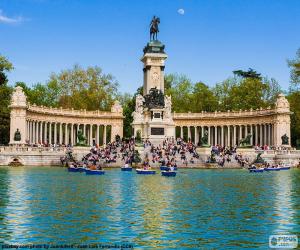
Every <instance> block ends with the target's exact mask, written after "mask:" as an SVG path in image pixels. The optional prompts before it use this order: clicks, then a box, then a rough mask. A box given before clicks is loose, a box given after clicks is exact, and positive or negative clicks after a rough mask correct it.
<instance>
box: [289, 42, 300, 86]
mask: <svg viewBox="0 0 300 250" xmlns="http://www.w3.org/2000/svg"><path fill="white" fill-rule="evenodd" d="M288 66H289V67H290V70H291V71H290V74H291V86H290V87H291V88H292V89H299V86H300V48H299V49H298V51H297V53H296V58H294V59H291V60H288Z"/></svg>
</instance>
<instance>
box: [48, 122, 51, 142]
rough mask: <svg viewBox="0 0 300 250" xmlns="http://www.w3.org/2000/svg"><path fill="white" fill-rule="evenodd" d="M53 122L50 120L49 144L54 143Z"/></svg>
mask: <svg viewBox="0 0 300 250" xmlns="http://www.w3.org/2000/svg"><path fill="white" fill-rule="evenodd" d="M51 130H52V123H51V122H49V131H48V137H49V144H52V131H51Z"/></svg>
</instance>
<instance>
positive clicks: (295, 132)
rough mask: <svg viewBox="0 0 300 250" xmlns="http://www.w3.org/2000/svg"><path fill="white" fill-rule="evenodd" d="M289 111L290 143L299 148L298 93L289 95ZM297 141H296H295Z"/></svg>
mask: <svg viewBox="0 0 300 250" xmlns="http://www.w3.org/2000/svg"><path fill="white" fill-rule="evenodd" d="M288 100H289V102H290V107H291V111H292V112H293V114H292V115H291V135H292V138H291V143H292V145H294V146H298V147H300V141H299V140H300V91H293V92H291V93H290V94H289V96H288ZM297 140H298V141H297Z"/></svg>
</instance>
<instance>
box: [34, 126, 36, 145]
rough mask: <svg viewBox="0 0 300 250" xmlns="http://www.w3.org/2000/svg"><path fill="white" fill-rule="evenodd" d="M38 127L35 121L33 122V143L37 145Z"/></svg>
mask: <svg viewBox="0 0 300 250" xmlns="http://www.w3.org/2000/svg"><path fill="white" fill-rule="evenodd" d="M35 131H36V126H35V121H33V143H34V144H35V136H36V132H35Z"/></svg>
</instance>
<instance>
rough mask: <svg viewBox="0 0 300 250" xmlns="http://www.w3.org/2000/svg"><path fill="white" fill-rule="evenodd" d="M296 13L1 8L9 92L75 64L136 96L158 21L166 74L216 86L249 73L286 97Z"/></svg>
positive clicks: (65, 0)
mask: <svg viewBox="0 0 300 250" xmlns="http://www.w3.org/2000/svg"><path fill="white" fill-rule="evenodd" d="M178 9H183V10H184V14H179V13H178ZM299 13H300V1H299V0H231V1H229V0H219V1H217V0H197V1H196V0H172V1H171V0H147V1H144V0H132V1H130V0H128V1H127V0H105V1H104V0H98V1H96V0H81V1H79V0H48V1H47V0H22V1H21V0H0V54H2V55H4V56H6V57H8V58H9V60H10V61H12V62H13V64H14V66H15V70H14V71H13V72H12V73H10V74H9V79H10V84H13V83H14V82H16V81H24V82H26V83H28V84H34V83H37V82H45V81H46V80H47V79H48V78H49V75H50V73H51V72H59V71H60V70H62V69H68V68H72V67H73V65H74V64H75V63H78V64H80V65H82V66H84V67H86V66H94V65H98V66H100V67H101V68H102V69H103V71H104V72H105V73H111V74H112V75H114V77H115V78H116V80H117V81H118V82H119V84H120V90H121V91H122V92H130V93H133V92H134V91H135V90H136V88H137V87H139V86H140V85H142V81H143V75H142V63H141V62H140V58H141V56H142V50H143V47H144V46H145V45H146V43H147V42H148V40H149V32H148V29H149V23H150V20H151V18H152V16H153V15H154V14H155V15H157V16H159V17H160V19H161V25H160V33H159V37H158V38H159V40H160V41H162V42H163V43H164V44H165V45H166V52H167V54H168V60H167V62H166V68H165V71H166V73H180V74H185V75H187V76H188V77H189V78H190V79H191V80H192V81H193V82H196V81H203V82H204V83H206V84H208V85H209V86H213V85H215V83H217V82H220V81H222V80H224V79H226V78H227V77H229V76H231V75H232V71H233V70H236V69H244V70H247V69H248V68H249V67H251V68H254V69H255V70H257V71H258V72H260V73H262V74H263V75H265V76H268V77H274V78H275V79H276V80H277V81H279V83H280V85H281V86H282V87H283V88H284V89H287V88H288V85H289V69H288V67H287V63H286V60H287V59H288V58H293V57H294V56H295V54H296V50H297V49H298V48H299V47H300V32H299V23H300V14H299Z"/></svg>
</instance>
